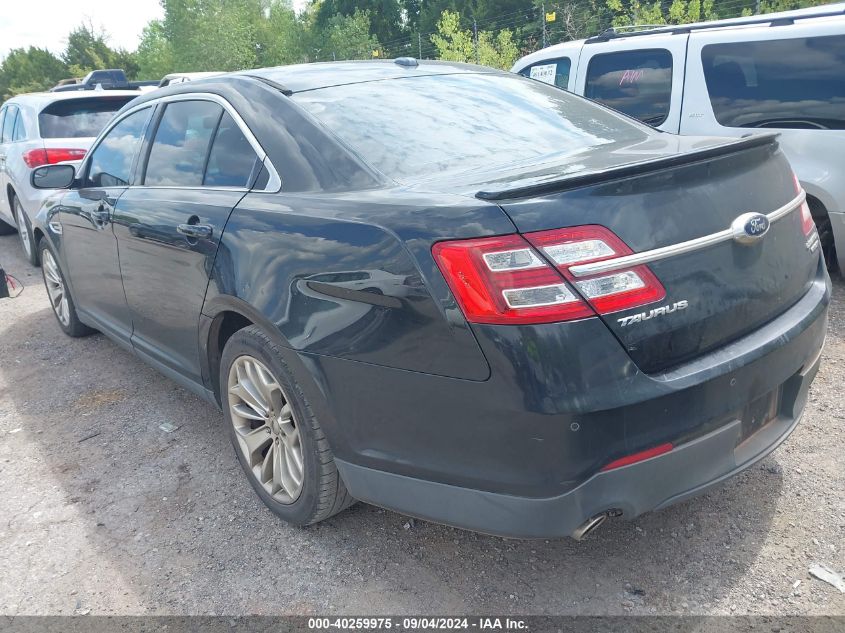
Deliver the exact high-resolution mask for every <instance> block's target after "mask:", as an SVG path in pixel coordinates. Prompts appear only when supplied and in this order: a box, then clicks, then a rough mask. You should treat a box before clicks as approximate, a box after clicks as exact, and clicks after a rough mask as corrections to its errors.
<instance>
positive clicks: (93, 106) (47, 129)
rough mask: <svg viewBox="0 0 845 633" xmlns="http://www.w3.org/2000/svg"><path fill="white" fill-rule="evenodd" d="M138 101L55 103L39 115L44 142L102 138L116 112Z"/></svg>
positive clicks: (100, 99)
mask: <svg viewBox="0 0 845 633" xmlns="http://www.w3.org/2000/svg"><path fill="white" fill-rule="evenodd" d="M132 99H134V97H97V98H94V99H91V98H88V99H65V100H63V101H56V102H54V103H51V104H50V105H48V106H47V107H46V108H44V109H43V110H42V111H41V114H39V115H38V129H39V131H40V132H41V138H88V137H94V136H98V135H99V134H100V132H102V131H103V128H104V127H106V124H107V123H108V122H109V121H111V118H112V117H113V116H114V114H115V112H117V111H118V110H120V109H121V108H122V107H123V106H125V105H126V104H127V103H129V102H130V101H132Z"/></svg>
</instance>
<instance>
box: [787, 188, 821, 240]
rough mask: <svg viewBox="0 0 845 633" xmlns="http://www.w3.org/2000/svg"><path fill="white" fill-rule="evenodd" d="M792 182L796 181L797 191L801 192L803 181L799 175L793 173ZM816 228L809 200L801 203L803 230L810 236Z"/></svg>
mask: <svg viewBox="0 0 845 633" xmlns="http://www.w3.org/2000/svg"><path fill="white" fill-rule="evenodd" d="M792 182H794V183H795V193H801V183H800V182H799V181H798V176H796V175H795V174H794V173H793V174H792ZM815 228H816V223H815V222H814V221H813V214H812V213H810V205H809V204H807V201H806V200H804V202H802V203H801V230H802V231H804V235H806V236H809V235H810V233H812V232H813V229H815Z"/></svg>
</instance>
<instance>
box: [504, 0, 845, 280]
mask: <svg viewBox="0 0 845 633" xmlns="http://www.w3.org/2000/svg"><path fill="white" fill-rule="evenodd" d="M512 70H513V71H514V72H518V73H520V74H522V75H525V76H527V77H532V78H534V79H538V80H540V81H545V82H547V83H551V84H555V85H557V86H559V87H561V88H565V89H566V90H570V91H572V92H576V93H578V94H581V95H584V96H586V97H589V98H591V99H594V100H596V101H598V102H600V103H603V104H605V105H607V106H610V107H612V108H615V109H616V110H619V111H621V112H624V113H625V114H628V115H629V116H632V117H636V118H638V119H640V120H641V121H644V122H645V123H648V124H650V125H653V126H655V127H657V128H659V129H661V130H664V131H666V132H673V133H676V134H691V135H704V136H744V135H747V134H751V133H754V132H755V131H756V130H759V131H760V132H771V131H772V130H777V131H778V132H780V135H781V138H780V141H781V145H782V147H783V148H784V151H785V152H786V154H787V156H788V157H789V159H790V162H791V163H792V166H793V168H794V169H795V172H796V173H797V175H798V178H799V180H800V181H801V184H802V185H803V187H804V189H805V190H806V191H807V199H808V202H809V203H810V208H811V210H812V212H813V217H814V219H815V220H816V225H817V226H818V229H819V234H820V236H821V240H822V247H823V249H824V251H825V257H826V258H827V261H828V265H829V266H830V267H831V268H835V267H836V264H837V253H836V251H837V249H836V248H835V245H838V247H839V248H838V265H839V270H840V271H841V272H842V273H843V274H845V3H840V4H832V5H826V6H821V7H814V8H811V9H801V10H798V11H786V12H782V13H772V14H769V15H765V16H755V17H750V18H735V19H731V20H720V21H716V22H703V23H697V24H685V25H683V26H668V27H658V28H649V29H646V30H627V29H622V30H619V29H615V30H613V29H612V30H609V31H606V32H604V33H602V34H601V35H598V36H596V37H592V38H589V39H586V40H579V41H573V42H565V43H563V44H557V45H555V46H550V47H548V48H545V49H543V50H541V51H537V52H536V53H532V54H531V55H527V56H525V57H523V58H522V59H520V60H519V61H517V62H516V64H515V65H514V67H513V69H512Z"/></svg>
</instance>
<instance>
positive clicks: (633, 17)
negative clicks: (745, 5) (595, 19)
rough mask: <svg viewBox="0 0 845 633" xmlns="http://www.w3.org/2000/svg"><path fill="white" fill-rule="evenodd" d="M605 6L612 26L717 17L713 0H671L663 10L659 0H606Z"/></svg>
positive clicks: (682, 21)
mask: <svg viewBox="0 0 845 633" xmlns="http://www.w3.org/2000/svg"><path fill="white" fill-rule="evenodd" d="M607 6H608V8H609V9H610V10H611V11H612V12H613V26H628V25H634V24H687V23H689V22H701V21H704V20H716V19H718V18H719V15H718V14H717V13H716V11H715V9H714V0H673V2H672V3H671V4H670V5H669V7H668V10H665V11H664V8H663V6H664V5H663V4H661V2H660V1H659V0H657V1H656V2H654V3H653V4H642V3H640V1H639V0H629V1H628V2H625V1H623V0H607Z"/></svg>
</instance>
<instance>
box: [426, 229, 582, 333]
mask: <svg viewBox="0 0 845 633" xmlns="http://www.w3.org/2000/svg"><path fill="white" fill-rule="evenodd" d="M432 254H433V255H434V259H435V261H436V262H437V265H438V266H439V267H440V270H441V272H442V273H443V276H444V277H445V278H446V282H447V283H448V284H449V287H450V288H451V289H452V293H453V294H454V295H455V299H457V301H458V305H460V307H461V310H462V311H463V313H464V316H465V317H466V318H467V320H468V321H471V322H473V323H494V324H528V323H552V322H555V321H569V320H572V319H580V318H584V317H588V316H593V314H594V313H593V311H592V310H591V309H590V308H589V307H588V306H587V305H586V304H585V303H584V302H583V301H582V300H581V299H580V298H578V297H577V296H576V295H575V293H574V292H573V291H572V289H571V287H570V286H569V285H567V283H566V282H565V281H564V279H563V277H561V275H560V274H558V273H557V272H556V271H555V269H554V268H552V267H551V266H550V265H549V264H548V262H546V261H545V260H544V259H543V258H542V257H540V255H539V254H538V253H537V252H536V251H535V250H534V249H533V248H531V245H530V244H529V243H528V242H526V241H525V240H524V239H523V238H522V237H520V236H519V235H505V236H501V237H487V238H480V239H471V240H457V241H454V242H438V243H437V244H435V245H434V247H433V248H432Z"/></svg>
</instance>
